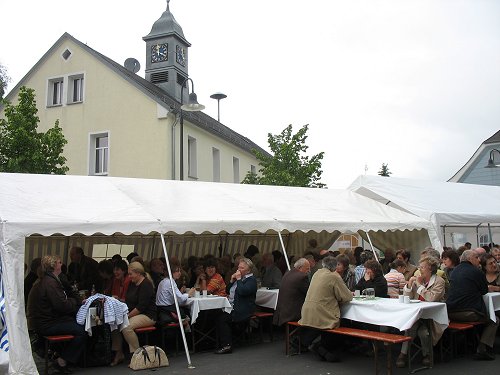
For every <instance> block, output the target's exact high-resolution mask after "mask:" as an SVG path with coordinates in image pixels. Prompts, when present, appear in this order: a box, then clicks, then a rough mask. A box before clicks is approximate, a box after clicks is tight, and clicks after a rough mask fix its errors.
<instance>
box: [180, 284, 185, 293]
mask: <svg viewBox="0 0 500 375" xmlns="http://www.w3.org/2000/svg"><path fill="white" fill-rule="evenodd" d="M179 290H180V291H181V293H186V286H185V285H183V286H181V289H179Z"/></svg>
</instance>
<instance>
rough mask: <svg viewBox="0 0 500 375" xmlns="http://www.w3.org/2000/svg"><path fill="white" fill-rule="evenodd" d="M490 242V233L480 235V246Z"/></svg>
mask: <svg viewBox="0 0 500 375" xmlns="http://www.w3.org/2000/svg"><path fill="white" fill-rule="evenodd" d="M489 244H490V235H489V234H488V233H485V234H481V235H479V247H482V246H484V245H489Z"/></svg>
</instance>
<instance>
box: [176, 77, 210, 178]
mask: <svg viewBox="0 0 500 375" xmlns="http://www.w3.org/2000/svg"><path fill="white" fill-rule="evenodd" d="M188 81H191V88H192V91H191V94H189V82H188ZM184 87H187V90H188V102H187V103H186V104H183V103H184ZM204 109H205V106H204V105H202V104H200V103H198V99H197V97H196V94H195V93H194V83H193V80H192V79H191V78H186V80H185V81H184V83H183V84H182V87H181V113H180V127H181V128H180V133H181V143H180V147H179V148H180V153H181V157H180V160H179V169H180V171H179V179H180V180H181V181H182V180H184V115H183V111H186V112H197V111H202V110H204Z"/></svg>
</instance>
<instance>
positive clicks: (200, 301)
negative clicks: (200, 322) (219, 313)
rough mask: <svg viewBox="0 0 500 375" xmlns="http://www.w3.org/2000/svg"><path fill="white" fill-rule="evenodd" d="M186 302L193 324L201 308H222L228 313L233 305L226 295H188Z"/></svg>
mask: <svg viewBox="0 0 500 375" xmlns="http://www.w3.org/2000/svg"><path fill="white" fill-rule="evenodd" d="M187 304H188V305H189V308H190V309H191V323H192V324H194V323H195V322H196V319H197V318H198V314H199V313H200V311H201V310H213V309H224V311H225V312H227V313H230V312H231V311H232V310H233V307H232V306H231V304H230V303H229V300H228V299H227V298H226V297H219V296H207V297H190V298H188V301H187Z"/></svg>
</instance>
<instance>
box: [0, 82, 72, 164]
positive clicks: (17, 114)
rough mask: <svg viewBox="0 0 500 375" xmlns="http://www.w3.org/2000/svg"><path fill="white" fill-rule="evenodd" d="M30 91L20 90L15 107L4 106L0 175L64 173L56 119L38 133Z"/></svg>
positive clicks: (62, 141)
mask: <svg viewBox="0 0 500 375" xmlns="http://www.w3.org/2000/svg"><path fill="white" fill-rule="evenodd" d="M37 112H38V109H37V108H36V101H35V94H34V90H33V89H30V88H27V87H24V86H23V87H21V89H20V91H19V102H18V104H17V105H11V104H10V103H5V108H4V113H5V118H6V119H0V172H17V173H40V174H50V173H53V174H65V173H66V172H67V171H68V169H69V168H68V167H66V166H64V164H65V163H66V158H65V157H64V156H62V152H63V149H64V145H65V144H66V143H68V141H66V139H65V138H64V135H63V133H62V129H61V128H60V127H59V120H57V121H56V123H55V125H54V127H53V128H51V129H49V130H47V131H46V132H45V133H38V132H37V128H38V123H39V122H40V119H39V118H38V116H37V115H36V114H37Z"/></svg>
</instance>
